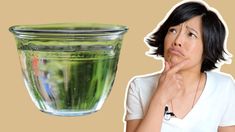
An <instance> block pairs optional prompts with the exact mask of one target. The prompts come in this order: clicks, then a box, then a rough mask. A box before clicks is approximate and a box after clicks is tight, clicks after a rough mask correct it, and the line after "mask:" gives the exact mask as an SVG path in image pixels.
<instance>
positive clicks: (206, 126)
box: [126, 2, 235, 132]
mask: <svg viewBox="0 0 235 132" xmlns="http://www.w3.org/2000/svg"><path fill="white" fill-rule="evenodd" d="M226 33H227V31H226V29H225V27H224V24H223V22H221V20H220V19H219V17H218V16H217V14H216V13H214V12H213V11H211V10H209V9H208V8H206V6H205V5H204V4H202V3H198V2H186V3H183V4H181V5H179V6H178V7H176V8H175V9H174V10H173V12H172V13H171V14H170V16H169V17H168V18H167V19H166V20H165V22H164V23H163V24H162V25H161V26H160V27H159V28H158V30H156V31H155V32H153V33H152V34H151V35H150V36H149V37H148V38H147V40H146V42H147V43H148V44H149V45H150V46H152V47H154V48H155V51H154V53H153V55H155V56H158V57H159V56H161V57H163V58H164V64H165V67H164V69H163V71H162V73H159V74H156V73H155V74H151V75H146V76H139V77H135V78H133V79H132V80H131V81H130V83H129V89H128V93H127V106H126V110H127V112H126V121H127V123H126V131H127V132H160V131H161V132H216V131H218V132H235V84H234V80H233V79H232V77H231V76H229V75H226V74H222V73H217V72H212V71H211V70H213V69H215V68H217V66H216V65H217V63H218V62H220V61H225V60H226V59H225V54H226V52H225V50H224V47H225V46H224V41H225V36H226Z"/></svg>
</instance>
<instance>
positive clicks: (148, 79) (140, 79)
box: [131, 72, 161, 83]
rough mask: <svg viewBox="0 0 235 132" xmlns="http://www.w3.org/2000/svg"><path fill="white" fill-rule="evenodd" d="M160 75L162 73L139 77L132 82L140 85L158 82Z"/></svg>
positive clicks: (135, 77)
mask: <svg viewBox="0 0 235 132" xmlns="http://www.w3.org/2000/svg"><path fill="white" fill-rule="evenodd" d="M160 75H161V73H159V72H154V73H149V74H144V75H137V76H134V77H133V78H132V79H131V82H138V83H150V82H156V80H158V79H159V77H160Z"/></svg>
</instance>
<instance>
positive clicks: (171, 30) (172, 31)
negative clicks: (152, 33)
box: [168, 28, 176, 34]
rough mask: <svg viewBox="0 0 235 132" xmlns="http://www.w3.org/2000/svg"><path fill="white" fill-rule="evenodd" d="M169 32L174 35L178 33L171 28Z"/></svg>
mask: <svg viewBox="0 0 235 132" xmlns="http://www.w3.org/2000/svg"><path fill="white" fill-rule="evenodd" d="M168 31H169V32H171V33H174V34H175V33H176V30H175V29H174V28H170V29H169V30H168Z"/></svg>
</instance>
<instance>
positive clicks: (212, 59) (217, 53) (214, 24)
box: [146, 2, 227, 72]
mask: <svg viewBox="0 0 235 132" xmlns="http://www.w3.org/2000/svg"><path fill="white" fill-rule="evenodd" d="M195 16H201V21H202V39H203V40H202V41H203V55H202V59H203V62H202V66H201V72H204V71H210V70H212V69H215V68H217V67H216V65H215V64H216V63H217V62H220V61H225V60H226V59H225V58H224V53H225V54H227V53H226V52H225V50H224V41H225V35H226V30H225V27H224V24H223V23H222V22H221V20H220V19H219V17H218V16H217V15H216V13H215V12H213V11H210V10H208V9H207V8H206V7H205V6H204V5H203V4H201V3H198V2H186V3H183V4H181V5H179V6H178V7H176V8H175V9H174V10H173V12H172V13H171V14H170V16H169V17H168V18H167V19H166V20H165V22H164V23H163V24H162V25H160V27H159V28H158V30H157V31H156V32H154V33H152V34H151V35H150V36H148V37H147V38H146V43H147V44H148V45H150V46H151V47H154V48H156V49H155V50H154V51H153V53H152V54H151V55H156V56H161V57H164V39H165V36H166V34H167V32H168V29H169V27H171V26H176V25H178V24H180V23H183V22H185V21H187V20H189V19H191V18H193V17H195Z"/></svg>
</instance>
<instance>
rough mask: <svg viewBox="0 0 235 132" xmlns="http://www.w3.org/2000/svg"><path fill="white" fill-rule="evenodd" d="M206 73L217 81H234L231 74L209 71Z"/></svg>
mask: <svg viewBox="0 0 235 132" xmlns="http://www.w3.org/2000/svg"><path fill="white" fill-rule="evenodd" d="M207 75H208V77H209V78H211V79H213V80H217V81H219V82H224V83H227V82H228V81H231V82H234V79H233V76H232V75H230V74H228V73H224V72H216V71H210V72H207Z"/></svg>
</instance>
